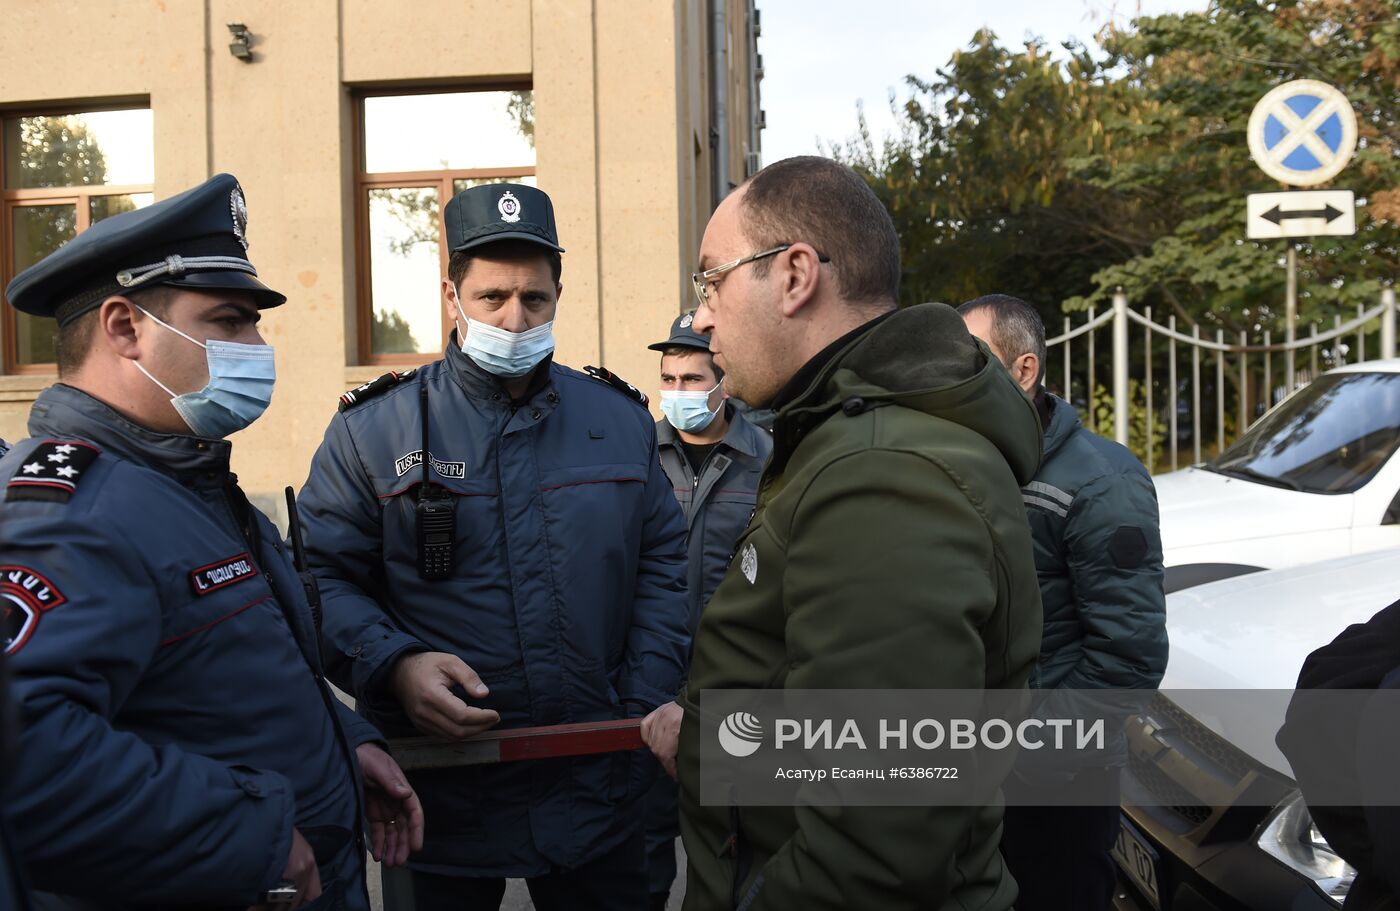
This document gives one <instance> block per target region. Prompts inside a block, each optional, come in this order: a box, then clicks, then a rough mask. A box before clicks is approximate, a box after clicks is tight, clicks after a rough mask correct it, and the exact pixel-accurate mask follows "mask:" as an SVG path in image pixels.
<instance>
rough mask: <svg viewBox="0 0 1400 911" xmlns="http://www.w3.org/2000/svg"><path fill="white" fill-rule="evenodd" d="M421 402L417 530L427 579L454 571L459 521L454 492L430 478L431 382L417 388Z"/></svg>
mask: <svg viewBox="0 0 1400 911" xmlns="http://www.w3.org/2000/svg"><path fill="white" fill-rule="evenodd" d="M418 406H419V411H420V412H421V423H422V425H423V482H422V483H421V484H419V485H418V503H417V504H416V506H415V507H414V508H415V510H416V515H415V516H414V520H415V521H414V524H415V526H416V527H417V532H418V575H419V577H420V578H423V579H428V580H439V579H446V578H448V577H450V576H451V575H452V552H453V550H454V549H455V544H456V521H455V515H454V513H453V510H452V502H451V494H446V493H444V494H439V493H437V492H435V491H434V490H433V486H432V484H430V483H429V482H428V470H429V468H430V466H429V463H430V462H431V461H432V458H433V457H432V456H431V455H429V453H428V385H427V383H426V382H425V383H423V384H422V385H420V386H419V389H418Z"/></svg>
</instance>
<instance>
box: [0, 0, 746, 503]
mask: <svg viewBox="0 0 1400 911" xmlns="http://www.w3.org/2000/svg"><path fill="white" fill-rule="evenodd" d="M0 9H3V13H4V21H5V27H4V28H3V29H0V121H2V122H3V131H2V132H0V159H2V160H3V169H0V202H2V203H3V209H4V211H3V218H0V270H3V279H4V281H8V280H9V279H10V278H11V277H13V275H14V274H15V273H16V272H17V271H19V270H20V269H22V268H24V267H25V266H27V265H29V264H30V263H32V262H35V261H37V260H38V259H39V258H41V257H42V256H43V255H45V254H46V253H48V252H51V251H52V250H53V249H56V248H57V246H58V245H60V244H61V243H63V242H64V241H65V240H67V239H68V238H70V237H72V236H74V235H75V234H76V233H77V232H80V231H81V230H83V229H85V228H86V227H87V226H88V225H90V224H91V223H92V222H93V221H96V220H99V219H100V218H103V217H106V216H108V215H111V214H114V213H116V212H120V211H124V210H127V209H130V208H133V207H136V206H141V205H146V204H149V202H150V201H151V200H153V199H159V198H163V197H165V196H169V195H172V194H174V193H176V192H179V191H180V190H182V189H185V188H187V187H189V186H193V185H194V184H197V183H199V182H200V181H202V180H204V179H205V178H207V177H209V176H210V175H212V174H215V173H218V172H221V171H228V172H230V173H233V174H235V175H237V176H238V178H239V180H240V181H241V182H242V184H243V187H244V190H245V193H246V195H247V198H248V203H249V210H250V215H249V241H250V247H249V255H250V257H251V258H252V259H253V261H254V262H255V263H256V264H257V266H258V269H259V272H260V274H261V277H262V278H263V279H264V281H266V282H267V283H268V284H269V285H270V286H271V287H274V288H277V289H279V290H282V291H284V292H286V293H287V294H288V296H289V301H288V303H287V305H285V306H284V307H281V308H279V309H277V310H273V311H269V312H268V313H267V314H266V316H265V318H264V321H263V327H264V334H265V336H266V338H267V340H268V341H269V342H270V343H272V344H273V345H275V346H276V347H277V351H278V355H277V361H278V386H277V392H276V396H275V398H274V401H273V404H272V407H271V408H270V409H269V411H268V413H267V415H266V416H265V417H264V418H263V419H262V420H261V421H259V422H258V423H257V424H256V425H255V426H254V427H252V428H251V429H249V430H247V431H245V432H243V433H241V434H239V435H238V436H237V437H236V438H235V442H236V445H235V466H234V467H235V470H237V472H238V473H239V476H240V479H241V481H242V483H243V484H244V486H245V487H246V488H247V489H248V490H249V492H250V493H251V494H253V495H255V497H256V499H257V500H258V501H259V502H260V503H261V504H262V505H264V506H265V507H272V508H276V504H278V503H279V502H280V497H279V496H278V494H277V492H278V491H280V490H281V488H282V487H283V486H285V485H287V484H293V485H300V483H301V482H302V480H303V479H304V477H305V474H306V468H307V466H308V464H309V463H310V459H311V455H312V453H313V452H314V450H315V448H316V446H317V445H318V444H319V442H320V438H321V434H322V432H323V430H324V429H325V426H326V424H327V422H328V421H329V419H330V416H331V413H332V412H333V411H334V408H335V405H336V400H337V397H338V396H339V394H340V393H341V392H342V391H344V390H345V389H346V388H349V387H351V386H354V385H357V384H358V383H360V382H363V381H365V380H367V379H371V378H373V377H374V376H377V375H379V374H380V373H383V372H384V371H386V370H389V369H393V368H394V367H396V366H406V365H412V364H415V363H422V362H425V361H427V360H431V359H433V358H435V357H437V356H439V355H440V353H441V350H442V347H443V345H444V344H445V341H446V338H447V332H448V330H449V329H450V324H447V323H446V322H445V318H444V316H443V313H442V299H441V293H440V290H439V282H440V281H441V278H442V277H443V274H444V273H445V269H446V258H447V257H446V252H445V251H444V249H443V245H442V243H441V239H440V232H441V228H440V218H439V215H440V212H441V208H442V206H443V205H444V204H445V203H446V202H447V200H448V199H450V198H451V195H452V194H453V193H454V192H457V191H458V190H460V189H462V188H463V187H465V186H469V185H471V184H472V183H474V182H480V181H494V180H514V181H525V182H531V183H534V184H535V185H537V186H539V187H540V188H541V189H544V190H545V191H546V192H548V193H549V194H550V196H551V197H552V198H553V199H554V203H555V209H556V216H557V219H558V225H559V235H560V242H561V243H562V244H563V246H564V247H565V248H566V250H567V251H568V252H567V253H566V254H565V256H564V274H563V279H562V281H563V285H564V291H563V294H562V296H561V299H560V306H559V312H558V318H557V321H556V326H555V331H556V336H557V338H558V354H557V357H558V359H559V360H560V361H561V362H562V363H565V364H568V365H570V366H575V367H581V366H582V365H584V364H601V365H603V366H606V367H608V368H609V369H611V370H613V371H614V372H616V373H618V374H619V375H621V376H624V377H627V378H629V379H631V380H632V381H633V382H635V383H636V384H637V385H638V386H640V387H641V388H643V389H649V388H651V387H652V386H654V385H655V379H656V364H655V356H654V353H653V352H649V351H647V350H646V345H647V344H648V343H650V342H653V341H655V340H656V338H658V337H659V333H661V332H664V331H665V329H666V327H667V325H668V323H669V321H670V320H671V319H672V318H673V317H674V315H675V313H676V312H677V311H678V309H680V308H683V307H686V306H689V302H690V297H691V293H690V287H689V273H690V272H691V271H692V270H693V269H694V262H695V258H696V251H697V249H698V246H699V240H700V234H701V232H702V231H703V228H704V225H705V221H706V219H707V218H708V216H709V213H710V211H711V210H712V208H713V206H714V205H715V203H716V202H717V200H718V199H719V198H722V196H723V194H724V193H725V192H727V191H728V189H729V188H730V187H732V186H733V185H735V184H737V183H739V182H741V181H742V180H743V179H744V178H745V177H746V176H748V175H749V174H751V173H752V172H753V171H754V170H755V169H756V168H757V166H758V161H759V154H758V153H759V136H760V130H761V128H762V111H761V109H760V106H759V101H758V99H759V92H758V85H759V79H760V78H761V75H762V66H761V58H759V57H758V55H757V36H758V21H759V19H758V13H757V11H756V10H755V9H754V8H753V3H752V0H418V2H416V3H413V4H409V5H404V4H398V3H390V2H387V0H298V2H296V3H285V2H274V0H125V2H121V3H111V2H109V0H69V2H64V3H52V2H47V0H3V3H2V4H0ZM56 38H61V39H62V40H61V41H55V39H56ZM5 311H6V312H5V315H4V319H3V321H2V322H0V346H3V367H4V375H3V376H0V436H3V437H4V438H6V439H17V438H22V437H23V436H25V435H26V432H25V427H24V425H25V418H26V416H27V413H28V410H29V406H30V404H31V403H32V402H33V400H34V398H35V396H36V395H37V394H38V392H39V391H40V390H41V389H43V388H44V386H46V385H48V384H50V383H52V382H54V381H55V379H56V377H55V375H54V368H53V364H52V361H53V346H52V336H53V330H54V326H53V324H52V322H51V321H47V320H38V319H31V318H29V317H27V316H23V315H18V316H17V315H16V314H14V313H13V311H11V310H10V309H9V308H5ZM277 511H278V512H279V514H281V513H284V512H285V510H284V509H277Z"/></svg>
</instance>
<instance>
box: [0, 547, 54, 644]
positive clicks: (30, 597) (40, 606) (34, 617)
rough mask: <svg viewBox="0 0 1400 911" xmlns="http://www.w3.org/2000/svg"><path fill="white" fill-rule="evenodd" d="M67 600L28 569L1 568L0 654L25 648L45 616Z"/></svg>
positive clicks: (21, 567) (11, 566)
mask: <svg viewBox="0 0 1400 911" xmlns="http://www.w3.org/2000/svg"><path fill="white" fill-rule="evenodd" d="M67 600H68V599H67V598H65V597H63V593H62V592H60V591H59V590H58V587H57V586H55V585H54V584H53V583H52V582H50V581H49V580H48V579H45V578H44V577H43V576H41V575H40V574H39V573H36V572H35V571H34V570H32V569H30V568H28V567H27V566H13V565H10V566H0V651H4V653H5V654H7V655H9V654H12V653H14V652H17V651H19V650H20V649H21V648H23V647H24V643H26V642H28V641H29V637H30V636H32V635H34V628H35V627H36V626H38V625H39V618H40V617H41V616H43V614H44V612H45V611H48V610H52V609H53V608H55V607H58V606H59V605H60V604H62V603H63V602H64V601H67Z"/></svg>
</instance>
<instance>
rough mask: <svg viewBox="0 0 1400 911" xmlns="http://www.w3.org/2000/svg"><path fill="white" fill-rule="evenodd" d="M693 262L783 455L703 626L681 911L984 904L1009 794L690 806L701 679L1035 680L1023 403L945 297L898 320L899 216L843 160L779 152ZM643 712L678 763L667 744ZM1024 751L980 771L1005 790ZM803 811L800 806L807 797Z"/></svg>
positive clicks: (997, 906)
mask: <svg viewBox="0 0 1400 911" xmlns="http://www.w3.org/2000/svg"><path fill="white" fill-rule="evenodd" d="M700 267H701V269H704V270H706V271H705V272H702V273H700V274H699V275H697V276H696V286H697V293H698V295H699V296H700V298H701V307H700V309H699V311H698V312H697V314H696V318H695V327H696V329H697V331H702V332H705V331H708V332H710V333H711V336H710V347H711V350H712V351H713V352H714V354H715V360H716V362H717V363H719V364H720V366H721V367H723V369H724V370H725V371H726V377H727V378H726V383H727V388H728V390H729V391H730V393H731V394H733V395H736V396H741V397H743V398H744V400H745V401H747V402H749V403H750V404H753V405H755V406H758V407H764V406H771V407H773V408H774V410H775V411H776V412H777V418H776V421H775V424H774V427H773V438H774V449H773V456H772V460H771V461H770V463H769V466H768V468H767V470H766V471H765V473H764V477H763V481H762V483H761V487H760V490H759V502H758V508H757V511H756V512H755V514H754V517H753V520H752V521H751V522H750V524H749V528H748V530H747V531H746V532H745V534H744V536H743V537H742V538H741V539H740V541H739V545H738V548H737V551H736V555H735V557H734V560H733V562H732V563H731V565H730V568H729V572H728V574H727V575H726V576H725V578H724V580H723V581H722V582H721V583H720V586H719V589H718V590H717V591H716V593H715V595H714V598H713V599H712V600H711V601H710V603H709V606H708V607H707V608H706V612H705V614H704V616H703V617H702V618H701V622H700V627H699V630H698V631H697V633H696V637H695V646H694V658H693V663H692V666H691V672H690V680H689V684H688V687H687V689H686V691H685V692H683V693H682V694H681V696H680V698H679V699H678V700H677V701H678V702H679V704H680V706H681V708H682V709H683V713H684V714H683V717H684V720H683V722H682V723H681V725H680V732H679V753H678V757H677V762H676V765H677V766H678V770H679V779H680V783H681V813H682V821H681V833H682V836H683V838H684V841H685V848H686V853H687V855H688V857H689V863H690V869H689V876H688V880H687V886H686V889H687V892H686V902H685V907H686V909H688V911H711V909H721V908H743V909H752V911H759V909H773V911H790V909H798V908H800V909H804V911H807V909H827V908H830V909H836V908H843V909H845V908H879V909H882V911H888V909H902V908H911V909H912V908H919V909H942V908H948V909H953V908H957V909H974V908H976V909H989V911H1005V909H1008V908H1010V907H1011V906H1012V903H1013V901H1014V900H1015V896H1016V886H1015V883H1014V881H1013V880H1012V879H1011V877H1010V876H1009V875H1008V874H1007V873H1006V870H1005V867H1004V865H1003V863H1002V859H1001V856H1000V854H999V853H998V851H997V843H998V840H999V838H1000V829H1001V818H1002V807H1001V805H1000V796H999V792H996V793H998V797H997V799H996V802H995V805H992V806H985V807H955V806H899V807H831V806H811V805H801V806H796V807H793V806H778V807H766V806H765V807H757V806H755V807H737V808H730V807H723V806H703V805H702V804H701V802H700V781H699V779H700V771H701V770H700V768H699V753H700V748H699V738H700V737H702V736H715V732H714V730H712V729H704V730H702V729H701V727H700V724H699V702H700V696H701V692H702V691H703V690H706V689H715V688H727V689H745V688H751V689H784V688H786V689H830V688H839V689H980V688H986V689H996V688H1020V687H1024V686H1025V685H1026V680H1027V677H1028V675H1029V673H1030V670H1031V666H1032V664H1033V663H1034V661H1035V657H1036V653H1037V650H1038V648H1039V645H1040V629H1041V616H1040V594H1039V589H1038V586H1037V584H1036V575H1035V564H1034V558H1033V555H1032V550H1031V540H1030V534H1029V530H1028V528H1027V524H1026V517H1025V510H1024V508H1023V507H1022V505H1021V492H1020V487H1021V485H1022V484H1023V483H1025V482H1027V481H1028V480H1029V479H1030V478H1031V476H1032V475H1033V474H1034V472H1035V470H1036V467H1037V465H1038V463H1039V459H1040V425H1039V421H1038V419H1037V417H1036V415H1035V412H1034V409H1033V408H1032V407H1031V405H1030V403H1029V402H1028V401H1027V399H1026V398H1025V396H1023V395H1022V394H1021V392H1020V390H1019V389H1018V388H1017V387H1016V385H1015V384H1014V383H1013V382H1012V380H1011V379H1010V377H1009V376H1008V375H1007V373H1006V371H1005V370H1004V369H1003V368H1002V367H1001V365H1000V364H999V363H997V362H996V361H995V359H994V358H992V357H990V356H989V353H988V351H987V349H986V347H985V346H983V345H981V344H979V343H978V342H976V341H975V340H974V339H972V337H971V336H969V335H968V333H967V330H966V329H965V327H964V326H963V323H962V320H961V318H960V317H959V316H958V314H957V313H956V312H955V311H954V310H952V309H951V308H949V307H946V306H944V305H942V304H924V305H920V306H916V307H910V308H908V309H905V310H900V311H895V300H896V295H897V293H898V283H899V247H898V240H897V238H896V236H895V232H894V226H893V224H892V223H891V221H890V218H889V215H888V214H887V213H886V212H885V210H884V208H883V207H882V206H881V204H880V203H879V201H878V200H877V199H876V197H875V196H874V194H873V193H871V191H870V190H869V188H868V187H866V185H865V184H864V182H863V181H862V180H861V179H860V178H859V177H858V176H856V175H855V174H854V173H853V172H851V171H850V170H849V169H847V168H845V167H843V166H841V165H838V164H835V163H834V162H831V161H828V160H825V159H820V158H795V159H787V160H785V161H781V162H778V163H776V164H774V165H771V166H770V167H768V168H766V169H764V170H763V171H761V172H760V173H759V174H758V175H756V176H755V177H753V178H752V179H751V180H750V181H749V182H748V183H746V184H745V185H744V186H742V187H740V188H739V189H738V190H736V191H735V192H734V193H733V194H731V195H730V196H729V198H728V199H726V200H725V201H724V202H723V203H722V204H721V205H720V207H719V208H718V209H717V210H716V212H715V214H714V216H713V217H712V218H711V220H710V223H709V226H708V227H707V229H706V231H705V236H704V240H703V242H702V245H701V259H700ZM671 733H672V732H671V731H668V730H666V729H664V728H662V727H660V726H659V725H656V724H653V725H651V726H648V727H647V728H646V729H644V736H646V738H647V741H648V743H649V744H650V745H651V746H652V748H653V750H654V751H655V752H656V753H657V754H658V756H659V757H661V759H662V761H663V763H666V762H667V761H668V759H669V758H670V756H671V755H674V754H673V752H672V751H673V749H674V744H675V740H674V739H673V738H672V736H671ZM1012 759H1013V757H997V758H994V759H993V763H1000V764H1002V765H1000V766H994V767H992V768H987V767H985V766H984V767H983V769H982V770H981V772H982V774H983V775H990V776H992V780H993V781H995V782H999V781H1001V780H1003V779H1004V778H1005V776H1006V774H1007V773H1008V772H1009V769H1010V765H1011V762H1012ZM799 802H800V799H799Z"/></svg>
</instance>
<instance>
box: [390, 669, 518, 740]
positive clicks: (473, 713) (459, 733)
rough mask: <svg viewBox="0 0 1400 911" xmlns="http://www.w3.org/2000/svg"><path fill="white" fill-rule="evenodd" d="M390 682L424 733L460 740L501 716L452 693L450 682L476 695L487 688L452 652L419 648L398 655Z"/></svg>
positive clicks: (484, 693)
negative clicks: (415, 651) (403, 655)
mask: <svg viewBox="0 0 1400 911" xmlns="http://www.w3.org/2000/svg"><path fill="white" fill-rule="evenodd" d="M391 686H392V687H393V689H394V694H395V695H396V696H398V697H399V702H400V704H402V705H403V708H404V711H405V712H407V713H408V717H409V718H410V719H411V720H412V721H413V724H414V725H415V726H416V727H417V728H418V730H420V731H422V732H423V733H425V734H432V735H434V736H437V737H443V738H446V739H448V740H461V739H462V738H463V737H470V736H472V735H473V734H480V733H481V732H482V731H484V730H486V729H487V728H489V727H491V726H492V725H494V724H495V723H496V722H498V721H500V720H501V716H500V715H497V714H496V713H495V712H493V711H491V710H490V709H478V708H472V707H471V706H469V705H467V704H466V703H465V702H463V701H462V700H460V699H458V698H457V697H456V696H454V695H452V687H453V686H460V687H462V689H463V690H465V691H466V693H467V695H468V696H474V697H476V698H478V699H480V698H483V697H484V696H485V695H486V694H487V693H488V692H490V691H489V690H487V689H486V684H484V683H482V682H481V678H480V677H478V676H477V674H476V671H474V670H472V669H471V668H470V667H467V664H466V662H465V661H463V660H462V659H461V658H458V657H457V656H456V655H448V654H446V653H444V652H419V653H417V654H414V655H409V656H408V657H406V658H401V659H399V663H398V664H396V665H395V666H394V676H393V681H392V683H391Z"/></svg>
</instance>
